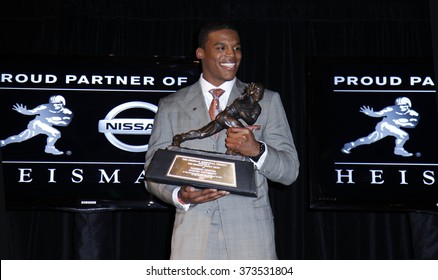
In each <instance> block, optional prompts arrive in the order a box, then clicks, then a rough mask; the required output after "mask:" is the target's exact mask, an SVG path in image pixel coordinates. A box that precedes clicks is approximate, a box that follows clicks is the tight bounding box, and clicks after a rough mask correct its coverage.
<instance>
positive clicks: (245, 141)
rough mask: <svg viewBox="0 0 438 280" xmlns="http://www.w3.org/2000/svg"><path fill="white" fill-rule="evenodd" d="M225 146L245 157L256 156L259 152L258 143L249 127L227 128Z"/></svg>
mask: <svg viewBox="0 0 438 280" xmlns="http://www.w3.org/2000/svg"><path fill="white" fill-rule="evenodd" d="M225 146H226V147H227V149H229V150H231V151H233V152H235V153H239V154H241V155H244V156H247V157H254V156H257V155H258V154H259V152H260V143H259V142H257V140H256V139H255V138H254V134H253V133H252V131H251V129H249V128H243V127H230V128H228V130H227V138H226V139H225Z"/></svg>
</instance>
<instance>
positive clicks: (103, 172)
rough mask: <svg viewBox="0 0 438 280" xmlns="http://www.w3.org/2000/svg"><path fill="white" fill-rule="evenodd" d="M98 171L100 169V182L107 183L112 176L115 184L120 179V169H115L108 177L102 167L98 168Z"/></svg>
mask: <svg viewBox="0 0 438 280" xmlns="http://www.w3.org/2000/svg"><path fill="white" fill-rule="evenodd" d="M99 171H100V181H99V183H100V184H103V183H108V182H110V181H111V179H113V178H114V183H116V184H118V183H120V181H119V171H120V169H117V170H115V171H114V173H113V174H112V175H111V177H108V174H106V171H105V170H104V169H99ZM104 178H105V181H104Z"/></svg>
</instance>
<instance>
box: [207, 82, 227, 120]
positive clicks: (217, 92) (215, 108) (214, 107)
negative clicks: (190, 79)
mask: <svg viewBox="0 0 438 280" xmlns="http://www.w3.org/2000/svg"><path fill="white" fill-rule="evenodd" d="M208 92H209V93H211V95H212V96H213V100H212V101H211V103H210V108H209V109H208V113H209V114H210V118H211V119H212V120H214V119H215V118H216V115H217V114H219V113H220V111H221V108H220V107H219V97H220V96H221V95H222V94H223V93H224V92H225V91H224V90H223V89H220V88H216V89H211V90H209V91H208Z"/></svg>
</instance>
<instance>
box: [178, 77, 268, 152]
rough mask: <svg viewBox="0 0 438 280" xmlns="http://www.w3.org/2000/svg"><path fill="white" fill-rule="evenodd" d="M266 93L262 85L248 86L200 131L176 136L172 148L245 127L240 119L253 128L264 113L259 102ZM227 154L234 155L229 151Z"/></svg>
mask: <svg viewBox="0 0 438 280" xmlns="http://www.w3.org/2000/svg"><path fill="white" fill-rule="evenodd" d="M264 92H265V88H264V86H263V85H262V84H260V83H250V84H248V86H246V87H245V90H244V91H243V93H242V94H241V95H240V96H239V97H238V98H236V99H235V100H234V101H233V103H232V104H231V105H230V106H228V107H226V108H225V109H224V110H223V111H221V112H220V113H219V114H218V115H217V116H216V118H215V119H214V120H212V121H211V122H209V123H208V124H207V125H205V126H203V127H201V128H200V129H196V130H191V131H189V132H186V133H181V134H177V135H175V136H174V137H173V142H172V146H178V147H179V146H180V144H181V143H182V142H184V141H187V140H191V139H202V138H206V137H209V136H212V135H214V134H216V133H218V132H220V131H221V130H223V129H227V128H230V127H244V125H243V124H242V123H241V122H240V121H239V119H242V120H244V121H245V122H246V123H247V124H248V125H250V128H251V126H252V125H253V124H254V123H255V122H256V121H257V118H258V117H259V115H260V113H261V111H262V108H261V107H260V105H259V103H258V102H259V101H260V100H262V99H263V94H264ZM227 154H233V153H232V152H231V151H229V150H227Z"/></svg>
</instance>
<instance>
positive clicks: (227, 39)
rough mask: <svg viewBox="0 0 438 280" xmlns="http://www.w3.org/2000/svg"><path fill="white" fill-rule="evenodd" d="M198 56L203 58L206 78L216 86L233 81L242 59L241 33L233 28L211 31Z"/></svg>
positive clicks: (203, 69)
mask: <svg viewBox="0 0 438 280" xmlns="http://www.w3.org/2000/svg"><path fill="white" fill-rule="evenodd" d="M196 57H197V58H198V59H200V60H202V72H203V77H204V79H205V80H207V81H208V82H210V83H211V84H213V85H215V86H219V85H221V84H223V83H224V82H226V81H231V80H232V79H234V77H236V73H237V70H238V69H239V65H240V61H241V59H242V52H241V49H240V39H239V34H238V33H237V32H236V31H234V30H231V29H223V30H218V31H214V32H211V33H210V34H209V35H208V39H207V41H206V43H205V46H204V47H202V48H201V47H199V48H198V49H197V50H196Z"/></svg>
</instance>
